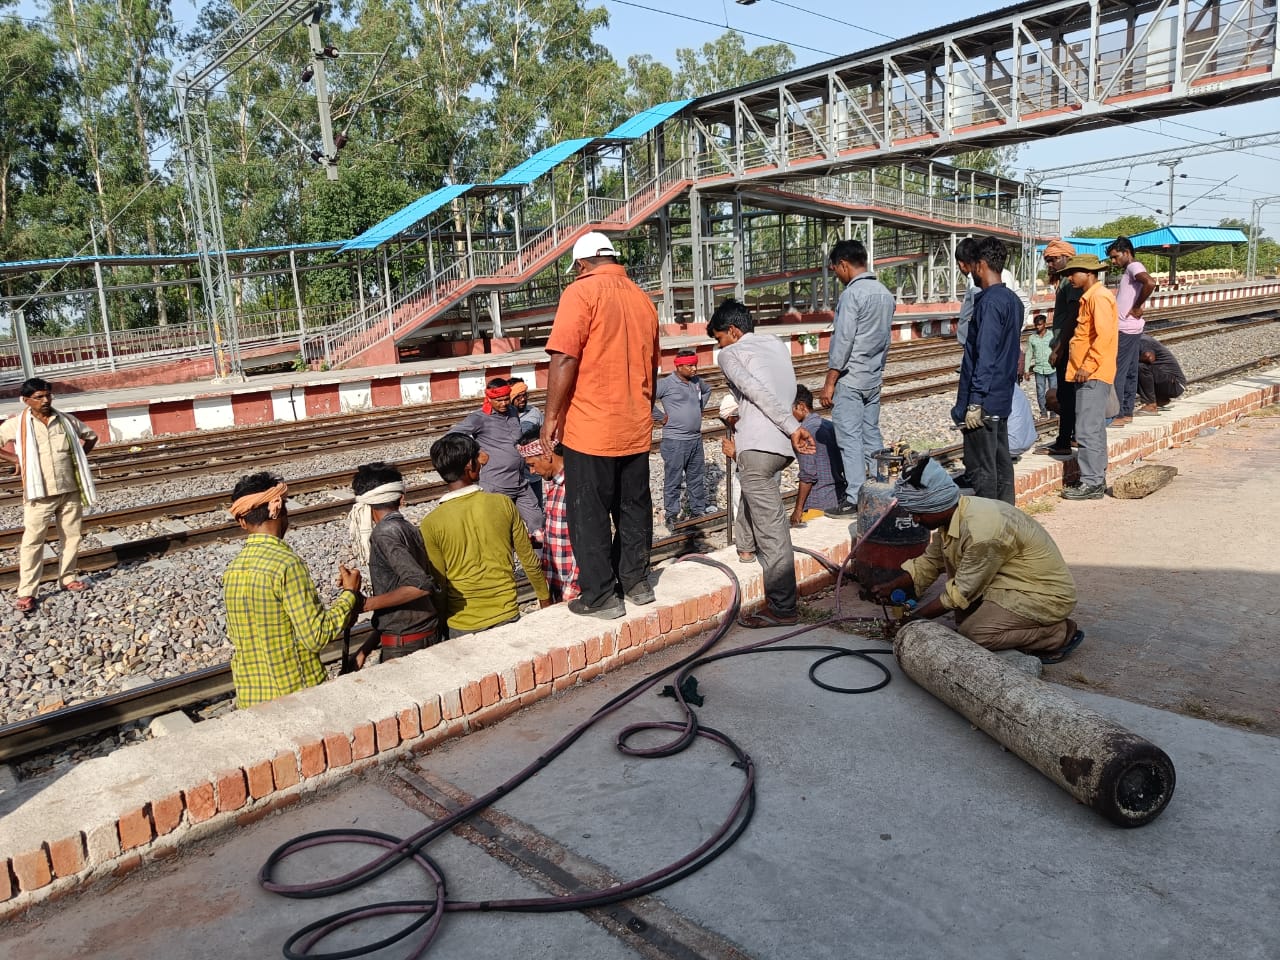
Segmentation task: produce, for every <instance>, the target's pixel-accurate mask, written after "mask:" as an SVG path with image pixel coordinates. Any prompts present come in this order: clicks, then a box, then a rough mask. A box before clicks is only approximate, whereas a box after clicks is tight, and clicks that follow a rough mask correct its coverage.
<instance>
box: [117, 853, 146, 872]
mask: <svg viewBox="0 0 1280 960" xmlns="http://www.w3.org/2000/svg"><path fill="white" fill-rule="evenodd" d="M140 866H142V854H140V853H131V854H129V856H127V857H125V858H124V859H123V860H121V861H120V862H119V863H117V864H116V866H115V869H114V870H112V871H111V875H112V876H113V877H117V878H119V877H123V876H126V875H128V874H130V873H133V871H135V870H137V869H138V868H139V867H140Z"/></svg>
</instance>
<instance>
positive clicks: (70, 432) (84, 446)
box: [0, 377, 98, 614]
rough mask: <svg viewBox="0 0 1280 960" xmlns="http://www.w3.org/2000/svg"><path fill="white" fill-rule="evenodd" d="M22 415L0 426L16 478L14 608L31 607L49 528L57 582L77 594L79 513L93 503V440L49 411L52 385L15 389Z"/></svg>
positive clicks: (80, 586) (69, 419)
mask: <svg viewBox="0 0 1280 960" xmlns="http://www.w3.org/2000/svg"><path fill="white" fill-rule="evenodd" d="M18 392H19V394H20V395H21V396H22V412H21V413H19V414H18V415H17V416H16V417H10V418H9V419H8V420H6V421H5V422H4V425H3V426H0V458H3V459H5V460H7V461H9V462H10V463H12V464H13V465H14V474H15V476H19V477H21V478H22V546H21V547H20V548H19V549H18V599H17V600H16V601H15V602H14V605H13V606H14V609H15V610H17V611H18V612H19V613H24V614H27V613H31V612H32V611H33V610H35V608H36V593H37V592H39V590H40V573H41V571H42V570H43V569H44V541H45V537H46V536H47V535H48V530H49V524H51V523H56V524H57V525H58V536H59V537H60V538H61V539H62V556H61V557H60V558H59V561H58V581H59V582H60V583H61V584H62V589H63V590H69V591H71V592H72V593H78V592H79V591H81V590H84V589H85V588H86V587H87V586H88V584H86V583H85V582H84V581H83V580H81V579H79V578H78V577H77V576H76V564H77V563H78V562H79V559H80V520H81V508H82V506H84V507H91V506H93V504H94V503H95V502H96V501H97V493H96V491H95V490H94V486H93V477H92V476H91V475H90V473H89V460H88V456H89V452H90V451H91V450H93V448H94V446H95V445H96V444H97V442H98V435H97V434H96V433H94V432H93V431H92V430H90V429H89V428H88V427H86V426H85V425H84V424H83V423H81V422H80V421H79V420H77V419H76V418H75V417H73V416H71V415H70V414H67V413H62V412H61V411H60V410H55V409H54V407H53V385H52V384H50V383H49V381H47V380H41V379H40V378H39V377H32V378H31V379H30V380H27V381H25V382H24V383H23V384H22V386H21V387H20V388H19V390H18Z"/></svg>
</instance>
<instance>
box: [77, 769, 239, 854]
mask: <svg viewBox="0 0 1280 960" xmlns="http://www.w3.org/2000/svg"><path fill="white" fill-rule="evenodd" d="M184 796H185V797H186V800H187V815H188V816H189V817H191V822H192V823H203V822H204V821H205V820H208V819H209V818H210V817H212V816H213V815H214V814H215V813H217V812H218V804H217V800H216V798H215V797H214V795H213V784H212V783H202V784H200V786H198V787H195V788H193V789H191V790H187V791H185V792H184ZM91 847H92V845H91Z"/></svg>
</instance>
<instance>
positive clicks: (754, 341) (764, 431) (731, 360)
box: [707, 300, 818, 627]
mask: <svg viewBox="0 0 1280 960" xmlns="http://www.w3.org/2000/svg"><path fill="white" fill-rule="evenodd" d="M754 328H755V325H754V324H753V323H752V320H751V314H750V313H748V312H747V308H746V307H745V306H744V305H743V304H741V303H739V302H738V301H737V300H726V301H724V303H722V304H720V306H719V307H717V308H716V311H715V313H713V314H712V315H711V322H710V323H708V324H707V335H708V336H709V337H711V338H712V339H714V340H715V341H716V343H717V344H719V345H720V356H719V360H718V362H719V365H720V369H721V371H723V373H724V376H725V379H726V380H727V381H728V382H729V389H730V391H732V393H733V395H734V397H736V398H737V400H738V415H739V419H738V423H737V427H736V428H735V430H734V436H733V439H732V440H725V441H723V446H724V452H725V456H727V457H732V458H733V459H734V460H735V462H736V463H737V464H738V485H739V488H740V489H741V490H742V509H741V511H740V513H739V522H740V523H743V524H745V525H746V526H747V527H748V528H749V531H750V535H751V536H750V539H751V541H752V542H753V543H754V544H755V548H756V553H757V555H758V556H759V559H760V564H761V566H763V567H764V593H765V599H766V601H767V602H766V604H765V607H764V609H763V610H761V611H760V612H759V613H755V614H751V615H746V616H743V617H740V618H739V620H738V622H739V623H740V624H741V625H742V626H744V627H777V626H786V625H789V624H794V623H795V622H796V621H797V617H798V615H797V611H796V602H797V593H796V570H795V559H794V557H793V556H792V548H791V526H790V522H789V520H790V518H789V517H788V515H787V512H786V510H785V509H784V508H783V505H782V485H781V480H780V479H779V478H780V475H781V473H782V471H783V469H784V468H785V467H786V466H787V465H788V464H789V463H790V462H791V458H792V450H793V449H794V450H795V451H796V452H799V453H815V452H817V449H818V448H817V444H816V443H815V442H814V439H813V436H812V435H811V434H810V433H809V431H808V430H806V429H805V428H804V427H802V426H801V425H800V423H799V422H798V421H797V420H796V418H795V417H794V416H793V415H792V413H791V403H792V401H793V400H794V399H795V396H796V373H795V368H794V367H793V366H792V364H791V352H790V351H789V350H788V349H787V347H786V346H785V345H784V344H783V343H782V341H780V340H779V339H778V338H777V337H772V336H767V335H761V334H758V333H753V332H752V331H753V330H754Z"/></svg>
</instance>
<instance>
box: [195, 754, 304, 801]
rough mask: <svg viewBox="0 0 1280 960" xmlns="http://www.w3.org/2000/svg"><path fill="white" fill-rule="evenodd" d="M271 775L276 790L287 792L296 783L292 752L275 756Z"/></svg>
mask: <svg viewBox="0 0 1280 960" xmlns="http://www.w3.org/2000/svg"><path fill="white" fill-rule="evenodd" d="M271 774H272V779H274V780H275V782H276V789H277V790H287V789H288V788H289V787H292V786H295V785H296V784H297V783H298V758H297V756H296V755H295V754H294V752H293V751H292V750H281V751H280V752H279V753H277V754H276V757H275V759H274V760H272V761H271ZM189 802H190V800H189V799H188V803H189Z"/></svg>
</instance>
